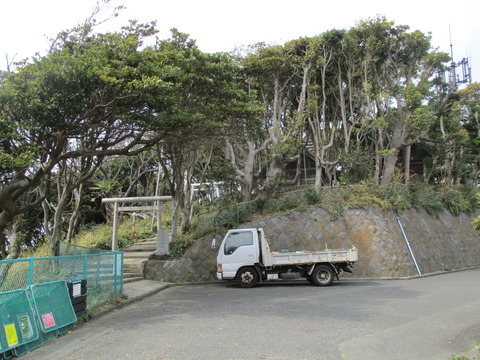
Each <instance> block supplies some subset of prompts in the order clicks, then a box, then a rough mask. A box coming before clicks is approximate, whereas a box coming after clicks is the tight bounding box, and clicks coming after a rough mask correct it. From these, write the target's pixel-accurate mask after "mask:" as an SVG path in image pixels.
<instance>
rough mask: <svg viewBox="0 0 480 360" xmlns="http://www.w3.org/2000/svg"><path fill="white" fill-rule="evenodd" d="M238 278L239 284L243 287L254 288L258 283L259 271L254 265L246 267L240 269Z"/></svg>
mask: <svg viewBox="0 0 480 360" xmlns="http://www.w3.org/2000/svg"><path fill="white" fill-rule="evenodd" d="M236 280H237V283H238V286H240V287H242V288H252V287H255V286H256V285H257V283H258V273H257V271H256V270H255V269H254V268H252V267H245V268H242V269H240V270H239V271H238V273H237V277H236Z"/></svg>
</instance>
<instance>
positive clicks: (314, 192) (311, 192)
mask: <svg viewBox="0 0 480 360" xmlns="http://www.w3.org/2000/svg"><path fill="white" fill-rule="evenodd" d="M303 197H304V199H305V201H306V203H307V204H308V205H315V204H318V203H319V202H320V201H321V199H322V191H321V189H310V188H309V189H307V190H305V191H304V192H303Z"/></svg>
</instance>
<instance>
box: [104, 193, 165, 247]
mask: <svg viewBox="0 0 480 360" xmlns="http://www.w3.org/2000/svg"><path fill="white" fill-rule="evenodd" d="M171 200H172V197H171V196H145V197H126V198H105V199H102V203H113V204H114V208H113V234H112V250H114V251H117V250H118V224H119V218H118V214H119V213H120V212H122V211H155V212H156V213H157V250H156V251H155V254H156V255H166V254H168V251H169V249H168V241H169V238H168V230H162V202H166V201H171ZM132 202H149V203H152V202H153V203H154V205H150V206H122V207H120V206H119V204H120V203H132Z"/></svg>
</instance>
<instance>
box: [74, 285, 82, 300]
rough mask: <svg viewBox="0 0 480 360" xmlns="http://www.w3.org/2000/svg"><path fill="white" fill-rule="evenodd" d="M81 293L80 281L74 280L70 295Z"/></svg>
mask: <svg viewBox="0 0 480 360" xmlns="http://www.w3.org/2000/svg"><path fill="white" fill-rule="evenodd" d="M81 295H82V283H81V282H76V283H73V285H72V297H74V298H76V297H79V296H81Z"/></svg>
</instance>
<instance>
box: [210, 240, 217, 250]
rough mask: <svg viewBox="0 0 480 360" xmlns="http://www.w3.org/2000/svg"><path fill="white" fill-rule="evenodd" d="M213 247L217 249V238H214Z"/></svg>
mask: <svg viewBox="0 0 480 360" xmlns="http://www.w3.org/2000/svg"><path fill="white" fill-rule="evenodd" d="M211 247H212V251H215V250H216V248H217V240H216V239H213V240H212V246H211Z"/></svg>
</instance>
